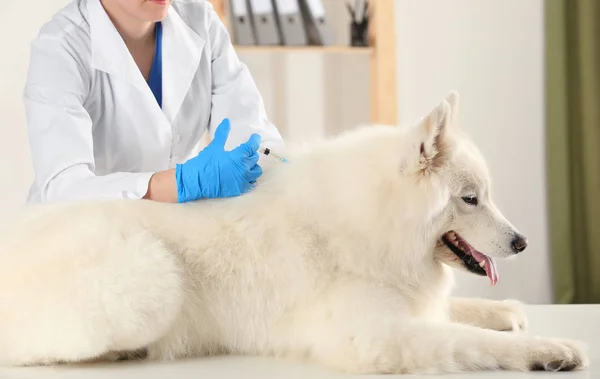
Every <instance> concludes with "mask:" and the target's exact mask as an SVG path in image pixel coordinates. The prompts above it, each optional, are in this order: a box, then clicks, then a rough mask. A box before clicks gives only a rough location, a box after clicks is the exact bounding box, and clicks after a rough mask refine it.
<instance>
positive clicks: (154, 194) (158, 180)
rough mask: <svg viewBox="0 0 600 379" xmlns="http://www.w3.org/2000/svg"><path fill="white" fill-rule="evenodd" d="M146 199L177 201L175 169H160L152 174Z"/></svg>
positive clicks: (166, 201)
mask: <svg viewBox="0 0 600 379" xmlns="http://www.w3.org/2000/svg"><path fill="white" fill-rule="evenodd" d="M144 199H148V200H154V201H159V202H164V203H176V202H177V182H176V180H175V169H171V170H166V171H160V172H157V173H155V174H154V175H152V177H150V181H149V183H148V192H146V194H145V195H144Z"/></svg>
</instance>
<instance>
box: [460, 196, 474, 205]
mask: <svg viewBox="0 0 600 379" xmlns="http://www.w3.org/2000/svg"><path fill="white" fill-rule="evenodd" d="M462 200H463V201H464V202H465V203H467V204H469V205H477V196H465V197H463V198H462Z"/></svg>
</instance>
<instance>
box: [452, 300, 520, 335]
mask: <svg viewBox="0 0 600 379" xmlns="http://www.w3.org/2000/svg"><path fill="white" fill-rule="evenodd" d="M450 318H451V320H452V321H454V322H459V323H461V324H469V325H473V326H478V327H480V328H485V329H492V330H498V331H523V330H525V329H527V325H528V324H527V316H526V315H525V311H524V310H523V306H522V304H521V303H520V302H518V301H515V300H503V301H495V300H488V299H478V298H451V299H450Z"/></svg>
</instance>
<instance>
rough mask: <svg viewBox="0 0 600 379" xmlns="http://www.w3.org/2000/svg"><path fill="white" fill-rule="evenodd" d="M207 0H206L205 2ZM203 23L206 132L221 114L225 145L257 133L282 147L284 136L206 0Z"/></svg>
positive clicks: (265, 141) (231, 144)
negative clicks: (227, 126) (208, 105)
mask: <svg viewBox="0 0 600 379" xmlns="http://www.w3.org/2000/svg"><path fill="white" fill-rule="evenodd" d="M207 3H208V2H207ZM207 7H208V12H207V13H208V14H207V18H208V20H207V25H208V35H209V42H210V48H211V60H212V110H211V121H210V125H209V129H208V130H209V135H210V136H211V138H212V136H213V135H214V132H215V130H216V128H217V126H218V125H219V123H220V122H221V121H222V120H223V119H224V118H229V120H230V121H231V131H230V134H229V138H228V140H227V143H226V148H227V149H231V148H234V147H236V146H238V145H240V144H241V143H243V142H246V141H247V140H248V138H249V137H250V135H251V134H253V133H257V134H259V135H260V136H261V140H262V142H264V143H265V145H266V146H269V147H271V148H273V149H274V150H280V149H283V148H284V146H285V143H284V140H283V138H282V137H281V135H280V133H279V131H278V130H277V128H276V127H275V125H273V124H272V123H271V122H270V120H269V119H268V117H267V114H266V111H265V106H264V103H263V99H262V96H261V95H260V93H259V91H258V88H257V86H256V84H255V83H254V80H253V79H252V76H251V75H250V72H249V70H248V68H247V67H246V65H245V64H244V63H243V62H242V61H241V60H240V59H239V58H238V56H237V54H236V52H235V50H234V48H233V45H232V43H231V39H230V36H229V33H228V31H227V29H226V28H225V25H224V24H223V23H222V21H221V20H220V19H219V17H218V15H217V13H216V12H215V11H214V8H213V7H212V5H210V3H208V4H207Z"/></svg>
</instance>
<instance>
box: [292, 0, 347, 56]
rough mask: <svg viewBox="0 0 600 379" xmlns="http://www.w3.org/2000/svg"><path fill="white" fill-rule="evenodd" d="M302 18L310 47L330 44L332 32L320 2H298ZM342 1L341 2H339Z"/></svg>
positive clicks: (319, 0)
mask: <svg viewBox="0 0 600 379" xmlns="http://www.w3.org/2000/svg"><path fill="white" fill-rule="evenodd" d="M299 1H300V4H301V6H300V9H301V11H302V16H303V18H304V25H305V27H306V33H307V38H308V43H309V44H311V45H319V46H327V45H331V44H332V43H333V42H332V38H333V36H332V31H331V26H330V25H329V22H328V21H327V18H326V17H325V8H324V7H323V2H322V0H299ZM340 1H342V0H340Z"/></svg>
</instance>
